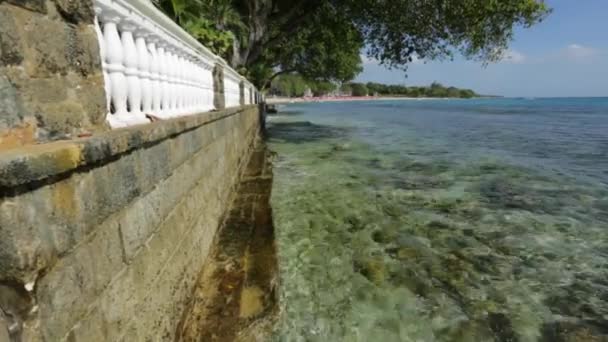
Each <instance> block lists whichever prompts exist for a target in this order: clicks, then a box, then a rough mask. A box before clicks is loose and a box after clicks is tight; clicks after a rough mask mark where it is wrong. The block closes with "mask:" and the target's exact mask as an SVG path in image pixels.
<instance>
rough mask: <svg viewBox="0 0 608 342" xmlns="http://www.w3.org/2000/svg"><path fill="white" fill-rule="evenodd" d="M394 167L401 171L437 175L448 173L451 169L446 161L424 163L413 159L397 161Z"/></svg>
mask: <svg viewBox="0 0 608 342" xmlns="http://www.w3.org/2000/svg"><path fill="white" fill-rule="evenodd" d="M393 167H394V168H395V169H397V170H399V171H405V172H419V173H423V174H427V175H436V174H440V173H444V172H446V171H448V170H449V169H450V164H449V163H447V162H446V161H432V162H422V161H416V160H411V159H401V160H398V161H396V162H395V163H394V166H393Z"/></svg>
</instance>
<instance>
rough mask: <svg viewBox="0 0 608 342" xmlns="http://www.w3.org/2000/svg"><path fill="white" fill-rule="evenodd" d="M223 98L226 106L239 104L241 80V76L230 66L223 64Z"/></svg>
mask: <svg viewBox="0 0 608 342" xmlns="http://www.w3.org/2000/svg"><path fill="white" fill-rule="evenodd" d="M223 67H224V99H225V100H226V108H229V107H238V106H240V105H241V80H242V77H241V75H239V74H238V73H237V72H236V71H234V70H233V69H232V68H230V67H228V66H227V65H224V66H223Z"/></svg>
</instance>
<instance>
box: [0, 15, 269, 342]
mask: <svg viewBox="0 0 608 342" xmlns="http://www.w3.org/2000/svg"><path fill="white" fill-rule="evenodd" d="M3 5H4V4H3ZM259 126H260V117H259V111H258V107H256V106H248V107H242V108H240V109H228V110H223V111H218V112H212V113H205V114H201V115H195V116H191V117H185V118H180V119H175V120H170V121H161V122H156V123H153V124H150V125H145V126H137V127H133V128H129V129H123V130H115V131H110V132H104V133H101V134H98V135H95V136H93V137H90V138H85V139H79V140H70V141H62V142H54V143H49V144H42V145H36V146H29V147H22V148H17V149H12V150H9V151H6V152H0V236H1V237H2V238H1V239H0V307H1V308H2V310H0V314H1V315H3V316H4V317H1V316H0V337H2V334H4V333H5V331H2V329H7V327H12V328H11V330H12V334H13V338H15V337H16V336H18V335H19V334H21V335H22V336H21V340H23V341H68V340H69V341H147V340H149V341H171V340H173V337H174V334H175V330H176V326H175V325H176V324H177V322H178V321H179V315H180V314H181V313H182V312H183V309H184V304H185V300H186V298H187V297H188V295H189V294H190V293H191V291H192V287H193V284H194V282H195V280H196V279H195V278H196V276H197V275H198V271H199V270H200V268H201V266H202V264H203V262H204V260H205V257H206V255H207V253H208V250H209V246H210V244H211V241H212V239H213V237H214V235H215V231H216V229H217V228H218V226H220V223H221V220H222V217H223V214H224V211H226V209H227V206H228V204H229V202H230V197H231V194H232V193H233V188H234V186H235V185H236V184H237V179H238V177H239V173H240V170H241V165H243V164H244V162H245V161H246V160H247V157H248V155H249V151H250V148H251V145H252V142H253V141H254V138H255V136H256V135H257V134H258V130H259Z"/></svg>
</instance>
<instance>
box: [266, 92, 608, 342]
mask: <svg viewBox="0 0 608 342" xmlns="http://www.w3.org/2000/svg"><path fill="white" fill-rule="evenodd" d="M281 109H282V110H281V114H280V115H279V116H276V117H272V118H271V120H270V122H269V124H268V127H269V146H270V148H271V149H272V150H273V151H275V152H276V153H277V157H276V160H275V171H274V172H275V180H274V188H273V194H272V199H271V201H272V207H273V211H274V213H273V214H274V221H275V229H276V235H277V248H278V255H279V269H280V272H279V274H280V287H279V288H280V297H281V298H280V299H281V309H282V314H281V318H280V320H279V323H278V324H277V326H276V331H275V334H274V335H275V340H277V341H372V340H376V341H608V99H538V100H524V99H492V100H428V101H376V102H357V103H321V104H298V105H288V106H285V107H283V108H281Z"/></svg>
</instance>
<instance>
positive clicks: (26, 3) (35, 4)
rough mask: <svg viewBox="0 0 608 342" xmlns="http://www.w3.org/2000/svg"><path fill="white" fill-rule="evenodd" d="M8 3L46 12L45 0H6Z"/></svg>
mask: <svg viewBox="0 0 608 342" xmlns="http://www.w3.org/2000/svg"><path fill="white" fill-rule="evenodd" d="M6 2H8V3H9V4H12V5H15V6H18V7H21V8H24V9H27V10H30V11H35V12H40V13H43V14H46V0H6Z"/></svg>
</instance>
